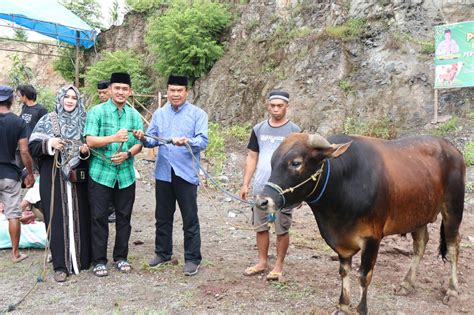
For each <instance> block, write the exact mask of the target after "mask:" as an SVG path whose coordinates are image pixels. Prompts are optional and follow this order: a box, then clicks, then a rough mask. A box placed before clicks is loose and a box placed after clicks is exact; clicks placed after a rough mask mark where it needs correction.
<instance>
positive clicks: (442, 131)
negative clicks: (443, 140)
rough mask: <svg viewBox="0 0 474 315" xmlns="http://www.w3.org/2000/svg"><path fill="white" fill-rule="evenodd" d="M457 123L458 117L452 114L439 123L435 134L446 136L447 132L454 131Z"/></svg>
mask: <svg viewBox="0 0 474 315" xmlns="http://www.w3.org/2000/svg"><path fill="white" fill-rule="evenodd" d="M457 125H458V118H457V117H456V116H454V117H453V118H451V119H450V120H448V121H447V122H445V123H442V124H440V125H439V126H438V128H437V129H436V130H435V132H434V133H435V135H437V136H446V135H448V134H449V133H451V132H454V131H456V129H457Z"/></svg>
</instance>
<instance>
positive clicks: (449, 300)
mask: <svg viewBox="0 0 474 315" xmlns="http://www.w3.org/2000/svg"><path fill="white" fill-rule="evenodd" d="M458 296H459V294H458V293H457V292H456V291H454V290H449V289H448V292H446V295H445V296H444V298H443V304H445V305H453V304H454V303H456V301H457V299H458Z"/></svg>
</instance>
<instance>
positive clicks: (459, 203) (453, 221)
mask: <svg viewBox="0 0 474 315" xmlns="http://www.w3.org/2000/svg"><path fill="white" fill-rule="evenodd" d="M462 173H463V174H464V171H463V172H462ZM451 174H452V176H454V178H453V180H452V182H451V185H450V186H449V187H450V188H451V190H450V191H449V193H448V194H447V196H446V203H445V207H444V208H443V209H442V210H441V214H442V221H441V228H440V244H439V253H440V254H441V256H442V257H443V260H446V259H448V260H449V262H450V263H451V275H450V278H449V285H448V290H447V291H446V295H445V297H444V299H443V303H445V304H452V303H453V302H454V301H455V300H456V299H457V297H458V294H459V284H458V275H457V273H458V255H459V241H460V240H459V226H460V225H461V221H462V216H463V211H464V180H458V178H459V176H458V177H455V172H451ZM446 254H447V256H448V257H446Z"/></svg>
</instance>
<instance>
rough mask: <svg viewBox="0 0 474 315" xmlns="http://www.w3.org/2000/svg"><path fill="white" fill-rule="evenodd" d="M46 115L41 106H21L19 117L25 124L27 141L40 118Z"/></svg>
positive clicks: (46, 111) (45, 110) (44, 109)
mask: <svg viewBox="0 0 474 315" xmlns="http://www.w3.org/2000/svg"><path fill="white" fill-rule="evenodd" d="M47 113H48V110H47V109H46V108H44V106H43V105H41V104H35V105H34V106H27V105H25V104H23V106H22V107H21V113H20V117H21V118H22V119H23V120H24V121H25V122H26V127H27V131H28V139H29V138H30V135H31V133H32V132H33V129H35V126H36V124H37V123H38V121H39V120H40V118H41V117H43V116H44V115H46V114H47Z"/></svg>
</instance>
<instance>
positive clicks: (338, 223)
mask: <svg viewBox="0 0 474 315" xmlns="http://www.w3.org/2000/svg"><path fill="white" fill-rule="evenodd" d="M329 141H330V142H332V143H334V144H330V143H329V142H328V141H327V140H326V139H324V138H322V137H321V136H319V135H308V134H291V135H289V136H288V137H287V138H286V139H285V140H284V141H283V143H282V144H281V145H280V146H279V147H278V149H277V150H276V151H275V153H274V154H273V157H272V174H271V176H270V179H269V182H268V184H267V185H266V186H265V188H264V190H263V191H262V193H261V194H260V195H259V196H258V197H257V200H256V205H257V207H259V208H260V209H266V210H268V211H278V210H279V209H282V208H284V207H293V206H294V205H297V204H298V203H300V202H301V201H303V200H304V201H306V202H307V203H308V204H309V205H310V206H311V209H312V210H313V214H314V216H315V218H316V222H317V224H318V227H319V231H320V233H321V235H322V237H323V238H324V240H325V241H326V242H327V244H328V245H329V246H330V247H331V248H332V249H333V250H334V251H335V252H336V253H337V254H338V256H339V262H340V269H339V274H340V276H341V279H342V290H341V295H340V299H339V308H338V311H337V312H338V313H342V314H344V313H346V312H348V311H349V304H350V293H349V287H350V286H349V271H350V270H351V262H352V257H353V256H354V255H355V254H356V253H357V252H359V250H361V265H360V269H359V273H360V276H359V281H360V286H361V289H362V295H361V299H360V302H359V305H358V307H357V311H358V312H359V313H362V314H366V313H367V288H368V286H369V284H370V281H371V279H372V272H373V268H374V265H375V261H376V259H377V254H378V251H379V245H380V241H381V240H382V238H383V237H384V236H386V235H391V234H405V233H411V235H412V238H413V258H412V262H411V265H410V269H409V270H408V273H407V274H406V276H405V278H404V280H403V281H402V283H401V285H400V287H399V288H398V290H397V292H398V293H399V294H408V293H409V292H410V291H411V290H412V289H413V287H414V282H415V276H416V272H417V270H418V266H419V263H420V260H421V258H422V256H423V253H424V251H425V246H426V243H427V242H428V230H427V224H428V223H432V222H434V221H435V220H436V217H437V215H438V214H439V213H440V212H441V215H442V223H441V229H440V236H441V237H440V247H439V250H440V254H441V255H442V257H443V259H446V254H447V255H448V258H449V261H450V262H451V276H450V280H449V286H448V290H447V292H446V296H445V298H444V300H443V302H444V303H448V302H449V301H450V299H451V300H454V299H452V298H453V297H457V295H458V279H457V261H458V250H459V225H460V224H461V220H462V215H463V209H464V185H465V170H466V167H465V164H464V159H463V156H462V154H461V153H460V152H459V151H458V150H457V149H456V148H455V147H454V146H453V145H452V144H450V143H449V142H448V141H446V140H444V139H442V138H437V137H432V136H422V137H411V138H405V139H401V140H392V141H387V140H381V139H374V138H368V137H362V136H346V135H341V136H334V137H332V138H329Z"/></svg>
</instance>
